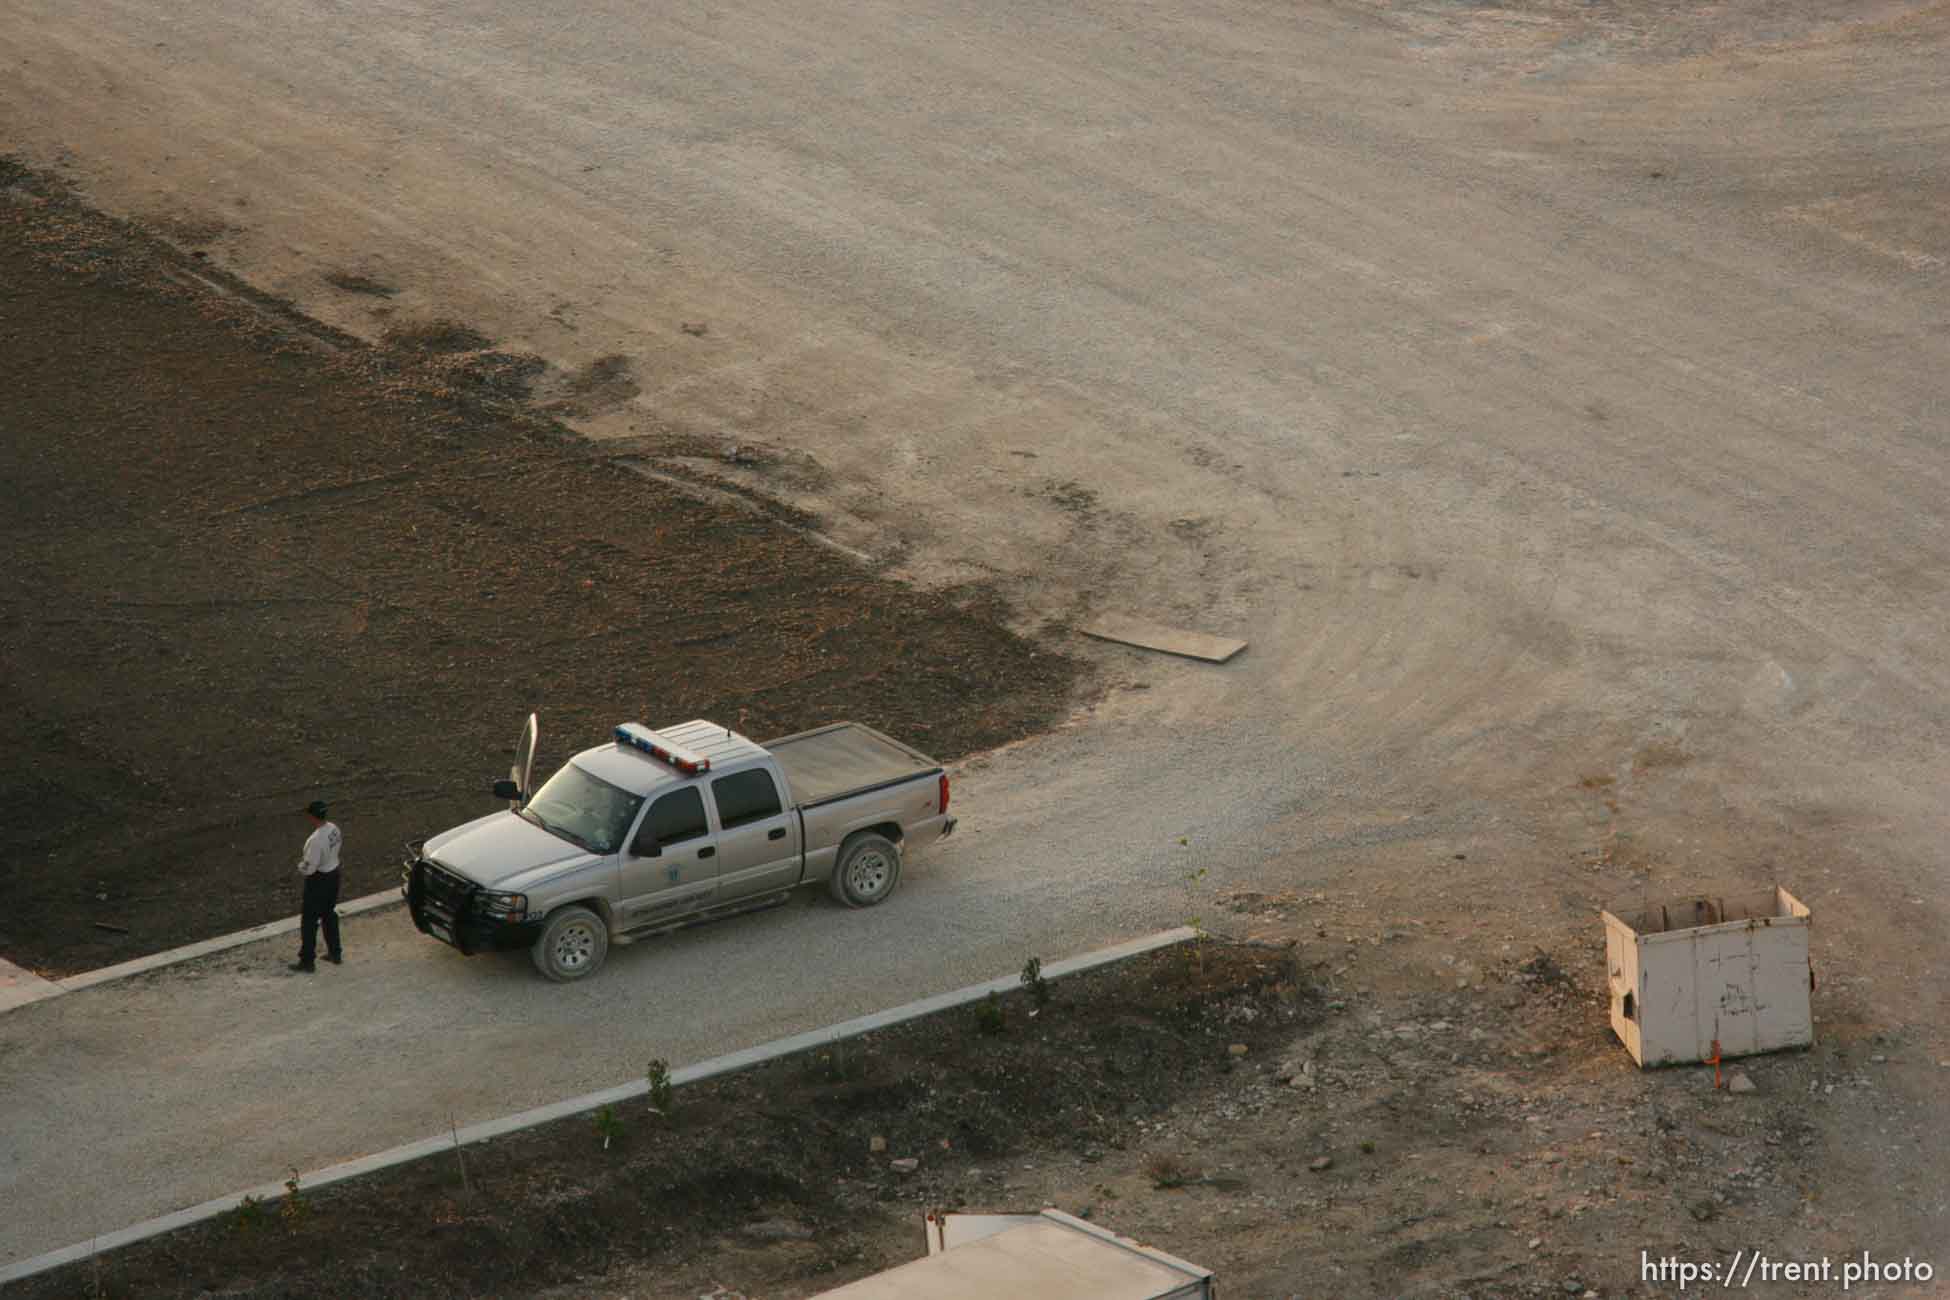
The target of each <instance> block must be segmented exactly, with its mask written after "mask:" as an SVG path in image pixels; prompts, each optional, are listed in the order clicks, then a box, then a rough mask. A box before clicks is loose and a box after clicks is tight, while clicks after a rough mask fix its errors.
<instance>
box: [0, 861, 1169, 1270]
mask: <svg viewBox="0 0 1950 1300" xmlns="http://www.w3.org/2000/svg"><path fill="white" fill-rule="evenodd" d="M373 897H375V898H376V897H379V896H378V895H373ZM392 897H393V899H394V901H398V896H397V895H393V896H392ZM360 901H361V902H365V901H368V900H365V899H361V900H360ZM271 924H272V926H284V925H286V923H285V922H282V921H278V922H272V923H271ZM293 924H295V922H294V923H293ZM260 928H261V929H266V930H268V932H269V933H272V934H275V933H278V930H276V929H273V928H271V927H260ZM246 933H250V932H248V931H247V932H246ZM1197 936H1198V931H1196V930H1194V929H1192V928H1190V927H1188V926H1180V927H1178V928H1177V929H1175V930H1164V931H1161V932H1159V933H1157V934H1150V935H1146V936H1144V937H1143V938H1141V939H1132V940H1130V941H1128V942H1125V943H1120V944H1117V945H1115V946H1113V947H1110V948H1099V949H1098V950H1097V951H1095V952H1088V953H1084V954H1083V955H1082V956H1080V957H1066V958H1064V959H1063V960H1061V961H1054V962H1050V963H1048V964H1047V965H1045V966H1044V967H1043V971H1042V974H1043V978H1044V979H1061V978H1062V977H1063V976H1065V975H1075V974H1078V973H1080V972H1083V971H1087V970H1093V969H1095V968H1096V967H1099V966H1109V965H1112V964H1114V963H1116V962H1120V961H1128V960H1129V959H1130V958H1132V957H1139V956H1142V955H1143V954H1145V953H1147V952H1155V951H1156V950H1158V949H1159V948H1169V947H1171V946H1172V945H1173V944H1179V943H1185V942H1187V941H1188V940H1191V939H1194V938H1196V937H1197ZM231 937H232V938H234V937H235V936H231ZM258 937H260V938H261V937H263V936H261V935H260V936H258ZM211 942H212V943H214V944H217V945H218V946H220V947H229V946H234V945H232V944H229V943H228V942H227V941H225V940H211ZM193 946H195V947H201V946H202V945H193ZM184 951H187V950H184ZM212 951H214V949H212ZM143 960H149V959H147V958H144V959H143ZM130 964H135V963H130ZM109 969H110V970H114V969H118V968H115V967H110V968H109ZM130 973H133V972H130ZM96 974H103V972H96ZM79 978H89V977H87V976H82V977H79ZM98 982H99V981H98ZM1021 982H1022V980H1021V976H1019V975H1002V976H998V977H997V978H995V979H992V980H986V981H984V982H983V983H980V984H971V985H969V986H968V987H967V988H961V989H956V990H954V991H953V992H952V993H938V994H936V995H935V996H933V997H931V998H922V999H921V1000H920V1001H918V1002H909V1003H907V1004H906V1005H904V1006H898V1007H894V1008H892V1009H891V1010H887V1011H876V1012H873V1013H872V1014H871V1015H865V1016H858V1017H856V1018H854V1019H852V1020H844V1021H841V1022H840V1023H839V1024H837V1025H828V1026H827V1027H826V1028H824V1029H809V1030H807V1031H806V1032H805V1033H803V1034H793V1035H791V1036H790V1037H788V1038H778V1039H774V1040H773V1041H771V1042H769V1043H761V1044H759V1045H758V1046H756V1047H748V1048H745V1049H744V1050H743V1051H738V1052H730V1053H727V1054H726V1055H724V1056H716V1057H712V1058H711V1059H710V1060H708V1061H700V1062H698V1063H697V1064H696V1065H686V1066H684V1067H682V1068H681V1069H676V1070H672V1071H671V1073H670V1081H671V1083H672V1084H673V1085H676V1086H680V1087H681V1086H682V1085H684V1084H687V1083H702V1082H703V1081H704V1080H706V1079H713V1078H716V1077H718V1076H719V1075H723V1074H733V1073H736V1072H737V1071H739V1070H746V1069H750V1068H751V1067H752V1066H754V1065H761V1064H764V1063H765V1062H767V1061H776V1060H778V1059H779V1058H781V1057H785V1056H791V1055H793V1054H794V1053H796V1052H804V1051H807V1050H809V1049H811V1048H815V1047H824V1046H826V1045H828V1044H830V1043H837V1042H840V1041H842V1040H844V1039H848V1038H857V1037H859V1036H860V1035H861V1034H867V1033H872V1032H873V1031H874V1030H876V1029H885V1028H887V1027H888V1026H889V1025H898V1024H901V1023H903V1022H905V1021H909V1020H918V1019H920V1018H921V1017H923V1016H930V1015H933V1014H934V1013H936V1012H938V1011H947V1010H949V1009H951V1008H953V1007H958V1006H964V1005H966V1004H968V1003H970V1002H976V1001H980V1000H981V999H983V998H985V997H987V996H988V995H989V994H990V993H1006V992H1008V991H1009V990H1011V989H1014V988H1018V987H1020V986H1021ZM649 1091H650V1083H649V1080H648V1079H636V1080H633V1081H631V1082H629V1083H623V1084H618V1085H617V1086H615V1087H613V1088H604V1089H603V1090H602V1091H600V1092H590V1093H584V1094H583V1095H582V1096H580V1097H571V1098H569V1099H568V1100H566V1101H558V1102H552V1103H550V1104H549V1105H546V1106H538V1107H536V1108H535V1109H533V1110H524V1111H521V1112H519V1113H518V1114H514V1115H508V1116H505V1117H503V1118H501V1119H491V1120H486V1121H483V1122H482V1123H479V1124H470V1125H468V1126H467V1127H466V1128H463V1129H461V1130H460V1131H459V1132H458V1133H457V1134H453V1133H448V1134H442V1135H440V1136H437V1137H430V1138H421V1139H420V1140H419V1141H417V1142H409V1143H407V1144H406V1145H405V1146H398V1147H394V1148H392V1149H391V1150H389V1151H380V1152H377V1153H375V1154H373V1155H369V1156H361V1157H360V1158H359V1159H357V1160H347V1161H344V1162H342V1163H340V1164H336V1165H327V1166H326V1167H325V1168H323V1169H317V1170H313V1171H312V1172H310V1173H307V1174H302V1175H300V1176H299V1179H298V1182H299V1185H300V1186H301V1187H302V1188H303V1189H304V1190H306V1191H315V1190H317V1189H318V1188H320V1187H329V1186H331V1185H332V1184H333V1183H338V1182H343V1181H345V1180H346V1179H348V1178H358V1177H360V1176H361V1175H364V1174H370V1173H377V1172H378V1171H380V1170H382V1169H390V1168H392V1167H393V1166H394V1165H403V1164H406V1163H408V1162H409V1161H413V1160H419V1159H422V1158H423V1157H426V1156H430V1155H438V1154H439V1153H440V1152H443V1151H451V1150H453V1149H454V1147H455V1146H456V1145H458V1146H471V1145H472V1144H474V1143H476V1142H485V1141H487V1140H489V1139H490V1138H497V1137H502V1136H504V1135H506V1134H509V1133H518V1132H520V1131H521V1130H523V1129H529V1128H536V1127H538V1126H540V1125H542V1124H549V1123H553V1122H554V1121H555V1120H558V1119H566V1118H567V1117H569V1116H571V1115H579V1114H582V1113H584V1112H587V1111H592V1110H595V1109H596V1108H598V1107H600V1106H610V1105H614V1104H615V1103H617V1102H619V1101H628V1100H630V1099H631V1098H633V1097H641V1096H643V1095H644V1094H645V1093H647V1092H649ZM284 1194H285V1185H284V1184H283V1183H282V1182H275V1183H264V1184H261V1185H259V1186H257V1187H252V1188H247V1189H246V1190H244V1191H241V1192H231V1193H228V1194H227V1195H224V1196H219V1197H217V1198H216V1199H215V1200H210V1201H204V1202H203V1203H202V1204H200V1205H192V1206H190V1207H188V1208H187V1209H182V1210H177V1211H175V1212H173V1213H170V1214H165V1215H163V1216H162V1217H161V1218H156V1219H149V1220H147V1221H146V1222H143V1223H138V1224H135V1225H134V1226H132V1227H127V1228H120V1229H117V1230H116V1231H114V1232H106V1233H103V1234H102V1235H101V1236H99V1237H96V1238H94V1239H93V1240H90V1241H85V1242H77V1243H76V1244H74V1245H72V1246H63V1247H62V1248H61V1249H59V1250H51V1251H49V1252H47V1253H46V1254H44V1255H36V1256H34V1257H33V1258H31V1259H26V1260H22V1261H21V1262H20V1263H18V1264H9V1265H7V1266H6V1267H5V1268H0V1285H5V1284H6V1283H8V1282H17V1281H19V1280H20V1279H22V1278H25V1277H32V1276H34V1275H35V1274H36V1273H45V1272H47V1271H49V1270H50V1269H56V1268H60V1267H61V1266H62V1265H64V1264H72V1263H75V1262H77V1261H79V1260H84V1259H87V1258H89V1257H90V1256H93V1255H98V1254H102V1253H104V1252H106V1251H111V1250H117V1249H119V1248H121V1247H123V1246H128V1245H133V1244H134V1243H136V1242H138V1241H143V1240H146V1239H148V1238H150V1237H158V1236H161V1235H162V1234H164V1233H166V1232H174V1231H176V1230H177V1229H178V1228H187V1227H189V1226H190V1225H191V1224H195V1223H201V1222H203V1221H204V1220H206V1219H214V1218H216V1217H217V1216H218V1215H220V1214H227V1213H229V1212H230V1211H232V1210H234V1209H236V1208H237V1207H238V1206H239V1205H241V1204H242V1203H243V1201H244V1198H245V1197H255V1198H257V1199H258V1200H260V1201H273V1200H277V1199H279V1198H280V1197H282V1196H283V1195H284Z"/></svg>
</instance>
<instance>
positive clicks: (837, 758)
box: [765, 722, 941, 807]
mask: <svg viewBox="0 0 1950 1300" xmlns="http://www.w3.org/2000/svg"><path fill="white" fill-rule="evenodd" d="M765 748H766V749H768V750H770V751H772V756H773V757H774V758H776V759H778V761H779V768H780V770H782V771H783V772H784V773H785V779H786V781H787V782H788V783H789V784H790V785H791V786H792V798H793V801H794V802H795V803H797V804H799V805H800V806H801V807H813V806H816V805H818V804H822V803H829V802H831V801H832V800H835V799H844V798H846V797H847V796H848V795H855V794H860V793H862V792H864V791H867V790H871V789H874V788H875V787H877V786H883V785H892V784H893V783H894V782H896V781H905V780H909V779H911V778H913V777H917V776H921V775H923V774H925V773H931V772H939V771H940V770H941V764H939V763H937V762H935V761H934V760H933V759H931V758H929V757H928V756H927V755H926V754H923V753H920V752H919V751H917V750H913V749H909V748H908V747H907V746H906V745H903V744H901V743H900V742H899V741H898V740H894V739H892V738H891V737H888V736H883V735H881V734H880V733H879V732H878V731H875V730H874V729H873V728H872V727H868V726H864V725H862V724H861V723H858V722H836V723H834V724H832V725H831V726H828V727H818V728H815V729H814V730H812V731H802V732H799V733H798V734H797V735H793V736H787V737H785V738H784V739H782V740H769V741H766V742H765Z"/></svg>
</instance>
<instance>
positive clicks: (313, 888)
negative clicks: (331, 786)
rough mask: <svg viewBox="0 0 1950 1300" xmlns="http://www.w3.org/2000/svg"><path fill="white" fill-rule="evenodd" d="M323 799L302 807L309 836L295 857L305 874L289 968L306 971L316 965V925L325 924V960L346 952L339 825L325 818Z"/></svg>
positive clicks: (335, 959)
mask: <svg viewBox="0 0 1950 1300" xmlns="http://www.w3.org/2000/svg"><path fill="white" fill-rule="evenodd" d="M329 811H330V809H328V808H327V807H326V806H325V801H324V800H323V799H314V800H312V801H311V806H310V807H308V808H306V809H305V816H307V817H309V818H311V824H312V828H313V829H312V833H311V837H310V838H309V839H307V840H306V841H305V855H304V856H303V857H301V858H299V859H298V874H299V875H300V876H302V877H304V881H305V901H304V910H303V911H302V912H301V913H300V915H299V918H298V933H299V934H300V935H302V936H303V939H302V941H301V942H300V943H299V945H298V960H297V961H294V962H292V963H291V969H292V970H295V971H303V972H304V973H305V974H307V975H309V974H311V973H312V972H313V971H314V970H316V969H317V967H315V966H313V965H312V960H313V958H315V957H317V955H318V926H319V923H320V922H321V921H322V922H323V923H324V925H325V960H326V961H329V962H331V963H332V965H334V966H337V965H339V964H340V963H341V962H343V961H344V960H345V952H344V950H343V949H342V948H340V947H339V914H338V902H339V842H340V839H341V837H340V835H339V828H338V827H337V826H336V825H334V824H333V823H332V822H329V821H327V820H326V819H325V814H326V813H327V812H329Z"/></svg>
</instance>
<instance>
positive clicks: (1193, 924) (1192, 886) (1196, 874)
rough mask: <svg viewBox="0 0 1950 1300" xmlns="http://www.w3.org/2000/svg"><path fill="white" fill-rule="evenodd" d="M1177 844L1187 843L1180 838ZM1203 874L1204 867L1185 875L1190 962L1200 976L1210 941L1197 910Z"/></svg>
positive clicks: (1186, 922)
mask: <svg viewBox="0 0 1950 1300" xmlns="http://www.w3.org/2000/svg"><path fill="white" fill-rule="evenodd" d="M1178 842H1179V843H1180V844H1185V843H1187V841H1186V840H1184V839H1182V838H1181V839H1180V840H1179V841H1178ZM1205 873H1206V868H1204V867H1200V868H1199V869H1198V870H1197V871H1188V872H1186V873H1185V926H1186V928H1187V929H1189V930H1190V931H1191V932H1192V945H1191V953H1192V962H1193V964H1194V965H1196V966H1197V967H1198V973H1199V974H1201V975H1203V974H1205V946H1206V944H1208V943H1210V942H1211V939H1212V936H1211V935H1210V934H1208V933H1206V930H1205V917H1204V916H1202V915H1201V914H1200V913H1199V910H1198V888H1199V886H1200V885H1202V884H1203V883H1205Z"/></svg>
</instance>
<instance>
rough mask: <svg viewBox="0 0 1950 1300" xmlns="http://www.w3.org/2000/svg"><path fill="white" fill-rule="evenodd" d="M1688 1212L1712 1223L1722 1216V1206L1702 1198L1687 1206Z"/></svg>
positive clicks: (1698, 1218) (1701, 1220)
mask: <svg viewBox="0 0 1950 1300" xmlns="http://www.w3.org/2000/svg"><path fill="white" fill-rule="evenodd" d="M1686 1212H1687V1213H1688V1214H1690V1215H1692V1216H1693V1217H1694V1218H1695V1219H1697V1220H1699V1221H1700V1222H1701V1223H1711V1222H1712V1221H1713V1220H1714V1219H1716V1218H1718V1217H1719V1216H1720V1207H1719V1206H1717V1205H1715V1204H1713V1202H1712V1201H1709V1200H1705V1199H1703V1198H1702V1199H1701V1200H1697V1201H1694V1202H1693V1203H1692V1204H1691V1205H1689V1206H1687V1207H1686Z"/></svg>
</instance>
